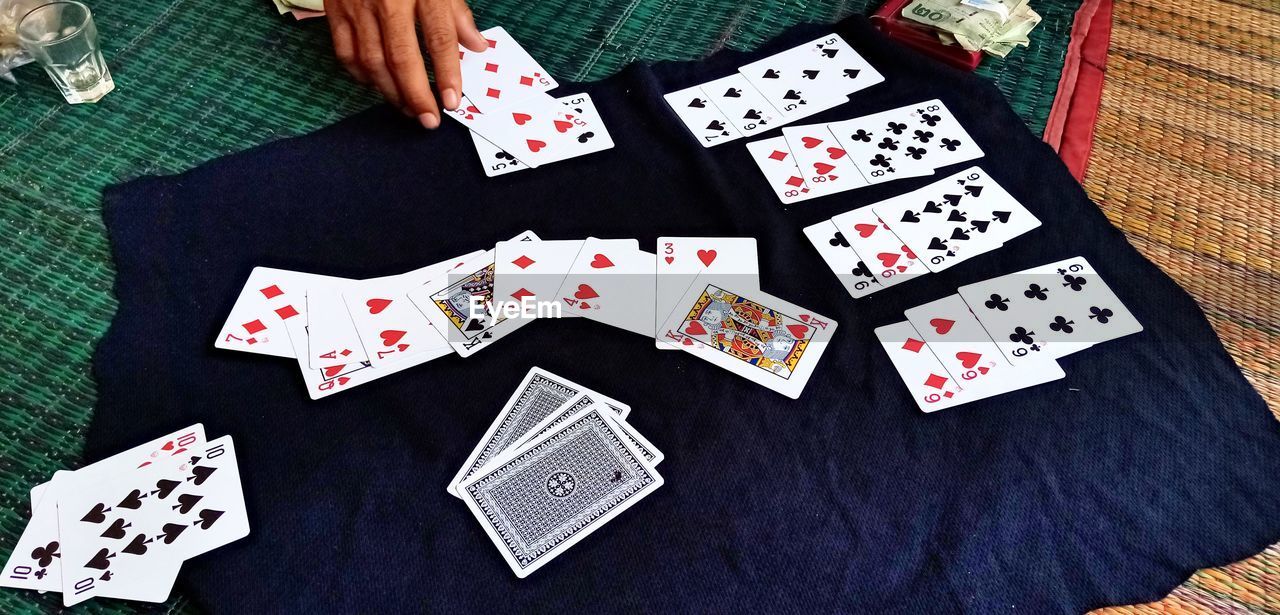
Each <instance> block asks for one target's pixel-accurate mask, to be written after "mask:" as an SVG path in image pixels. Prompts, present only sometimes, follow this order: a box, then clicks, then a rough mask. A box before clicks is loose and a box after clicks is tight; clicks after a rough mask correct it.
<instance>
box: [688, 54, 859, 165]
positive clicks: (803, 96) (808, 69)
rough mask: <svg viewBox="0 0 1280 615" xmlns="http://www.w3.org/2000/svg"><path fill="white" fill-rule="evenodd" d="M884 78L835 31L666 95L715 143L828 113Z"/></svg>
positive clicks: (706, 141)
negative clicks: (716, 77) (732, 72)
mask: <svg viewBox="0 0 1280 615" xmlns="http://www.w3.org/2000/svg"><path fill="white" fill-rule="evenodd" d="M882 81H884V77H883V76H881V75H880V73H878V72H876V69H874V68H872V67H871V65H870V64H868V63H867V61H866V60H864V59H863V58H862V56H860V55H858V52H856V51H854V50H853V48H852V47H850V46H849V43H847V42H845V40H844V39H843V38H840V36H839V35H836V34H829V35H827V36H824V37H822V38H819V39H817V40H814V41H810V42H808V43H805V44H803V45H799V46H796V47H793V48H791V49H788V50H787V51H783V52H782V53H777V54H774V55H772V56H769V57H767V58H765V59H763V60H759V61H757V62H752V63H751V64H747V65H745V66H742V67H739V68H738V72H737V73H735V74H732V75H729V76H727V77H722V78H720V79H715V80H713V81H708V82H707V83H703V84H700V85H695V86H693V87H690V88H685V89H683V90H680V91H677V92H671V93H670V94H667V95H666V97H665V98H666V99H667V104H669V105H671V109H672V110H673V111H675V113H676V115H677V116H679V117H680V120H681V121H683V122H684V125H685V127H686V128H688V130H689V132H690V133H691V134H692V135H693V136H694V138H695V139H697V141H698V142H699V143H701V144H702V146H703V147H712V146H715V145H719V144H721V143H726V142H729V141H733V140H735V139H739V138H741V137H749V136H751V135H754V134H757V133H760V132H764V131H766V130H771V129H773V128H777V127H778V126H782V125H783V124H789V123H791V122H794V121H797V120H800V119H803V118H805V117H808V116H810V115H813V114H815V113H818V112H821V111H825V110H827V109H830V108H832V107H835V106H837V105H839V104H841V103H844V102H846V101H848V100H849V95H850V94H852V93H854V92H857V91H859V90H863V89H866V88H869V87H871V86H873V85H875V84H877V83H880V82H882Z"/></svg>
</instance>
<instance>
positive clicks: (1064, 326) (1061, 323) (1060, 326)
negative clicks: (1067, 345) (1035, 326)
mask: <svg viewBox="0 0 1280 615" xmlns="http://www.w3.org/2000/svg"><path fill="white" fill-rule="evenodd" d="M1074 324H1076V321H1074V320H1067V319H1066V317H1065V316H1054V317H1053V322H1051V323H1049V328H1050V329H1053V330H1054V331H1057V332H1059V333H1071V332H1072V331H1075V329H1073V328H1072V327H1071V325H1074Z"/></svg>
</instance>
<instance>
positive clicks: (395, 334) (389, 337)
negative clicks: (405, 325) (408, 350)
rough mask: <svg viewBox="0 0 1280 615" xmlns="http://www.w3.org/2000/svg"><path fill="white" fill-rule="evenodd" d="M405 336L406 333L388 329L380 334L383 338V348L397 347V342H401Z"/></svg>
mask: <svg viewBox="0 0 1280 615" xmlns="http://www.w3.org/2000/svg"><path fill="white" fill-rule="evenodd" d="M404 334H405V332H404V331H397V330H395V329H387V330H386V331H383V332H382V333H380V334H378V335H379V336H380V337H382V345H383V346H395V345H396V342H398V341H400V338H402V337H404Z"/></svg>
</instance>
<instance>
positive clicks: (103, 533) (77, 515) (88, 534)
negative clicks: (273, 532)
mask: <svg viewBox="0 0 1280 615" xmlns="http://www.w3.org/2000/svg"><path fill="white" fill-rule="evenodd" d="M57 480H59V481H64V480H65V481H66V482H67V483H68V484H67V486H66V487H65V488H64V489H63V490H62V492H61V496H60V499H59V502H58V525H59V529H60V531H61V534H62V539H63V542H64V548H63V561H64V564H65V566H66V568H65V574H64V577H63V580H62V587H63V603H64V604H65V605H66V606H71V605H73V604H77V603H79V602H81V601H83V600H86V599H88V598H92V597H94V596H96V595H100V594H101V592H102V590H103V589H105V588H107V587H110V589H111V591H112V593H116V594H122V597H126V598H131V599H135V600H146V601H151V602H158V601H162V600H164V599H165V597H167V595H168V591H169V589H170V588H171V586H172V583H169V584H168V585H167V586H162V585H159V584H157V583H156V582H155V580H154V579H152V578H151V576H152V575H153V574H154V573H156V572H158V571H162V570H166V569H169V568H174V569H176V568H177V567H178V566H180V565H181V562H182V561H183V560H185V559H188V558H190V557H194V556H196V555H199V554H201V553H204V552H207V551H209V550H212V549H214V548H217V547H220V546H222V545H225V544H227V543H229V542H232V541H234V540H237V539H239V538H243V537H244V536H246V535H248V533H249V525H248V518H247V511H246V510H245V505H244V497H243V494H242V492H241V488H240V478H239V472H238V470H237V468H236V463H235V451H234V448H233V446H232V443H231V438H230V437H229V436H224V437H222V438H219V439H217V440H213V441H211V442H209V443H207V444H206V445H204V446H203V447H201V448H198V449H196V450H194V451H192V452H191V453H190V456H189V457H188V458H187V461H186V462H185V463H183V464H182V465H180V466H177V467H168V466H156V467H155V469H153V470H152V471H150V472H143V473H135V474H130V475H125V476H116V477H110V478H107V479H105V480H95V481H92V482H86V481H85V480H84V477H82V476H76V475H75V474H74V473H73V474H72V475H70V476H68V477H60V478H59V479H57ZM162 594H163V595H162Z"/></svg>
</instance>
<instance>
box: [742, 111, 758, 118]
mask: <svg viewBox="0 0 1280 615" xmlns="http://www.w3.org/2000/svg"><path fill="white" fill-rule="evenodd" d="M742 119H744V120H758V119H760V112H759V111H756V110H755V109H747V112H746V113H745V114H743V116H742Z"/></svg>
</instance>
